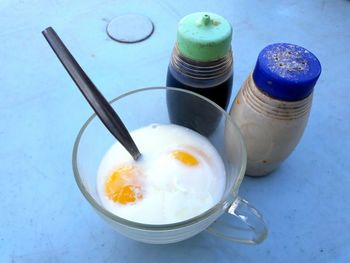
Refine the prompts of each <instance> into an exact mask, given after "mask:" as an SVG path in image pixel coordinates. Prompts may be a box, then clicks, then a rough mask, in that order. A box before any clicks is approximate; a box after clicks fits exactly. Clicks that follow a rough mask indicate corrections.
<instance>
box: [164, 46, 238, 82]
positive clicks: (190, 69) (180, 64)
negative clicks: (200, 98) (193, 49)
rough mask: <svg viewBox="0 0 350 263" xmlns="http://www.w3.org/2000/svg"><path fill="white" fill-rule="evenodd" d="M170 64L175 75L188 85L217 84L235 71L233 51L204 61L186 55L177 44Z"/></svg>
mask: <svg viewBox="0 0 350 263" xmlns="http://www.w3.org/2000/svg"><path fill="white" fill-rule="evenodd" d="M169 66H170V67H169V68H170V70H171V73H172V74H173V75H174V77H175V78H177V79H178V80H179V81H181V82H183V83H186V84H187V85H190V86H203V87H209V86H215V85H218V84H220V83H222V82H224V81H226V80H227V79H228V78H229V77H230V76H231V75H232V73H233V72H232V71H233V57H232V51H231V50H230V51H229V52H228V53H227V54H226V55H225V56H224V57H223V58H221V59H218V60H215V61H208V62H202V61H195V60H192V59H189V58H186V57H184V56H183V55H182V54H181V53H180V52H179V50H178V48H177V46H175V48H174V50H173V53H172V57H171V61H170V65H169Z"/></svg>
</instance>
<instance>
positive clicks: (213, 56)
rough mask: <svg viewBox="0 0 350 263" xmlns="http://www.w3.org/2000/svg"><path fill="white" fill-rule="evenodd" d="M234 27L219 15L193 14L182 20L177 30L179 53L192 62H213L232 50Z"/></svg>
mask: <svg viewBox="0 0 350 263" xmlns="http://www.w3.org/2000/svg"><path fill="white" fill-rule="evenodd" d="M231 39H232V27H231V25H230V23H229V22H228V21H227V20H226V19H225V18H223V17H222V16H219V15H217V14H213V13H208V12H199V13H193V14H190V15H187V16H185V17H184V18H182V19H181V20H180V22H179V24H178V28H177V47H178V50H179V52H180V53H181V54H182V55H183V56H185V57H187V58H190V59H192V60H197V61H213V60H217V59H220V58H222V57H224V56H225V55H226V54H227V52H229V50H230V48H231Z"/></svg>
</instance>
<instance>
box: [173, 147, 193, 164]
mask: <svg viewBox="0 0 350 263" xmlns="http://www.w3.org/2000/svg"><path fill="white" fill-rule="evenodd" d="M171 155H172V156H173V157H174V158H175V159H176V160H178V161H180V162H182V163H183V164H185V165H188V166H196V165H198V164H199V161H198V160H197V158H196V157H194V156H193V155H192V154H190V153H188V152H185V151H181V150H176V151H173V152H171Z"/></svg>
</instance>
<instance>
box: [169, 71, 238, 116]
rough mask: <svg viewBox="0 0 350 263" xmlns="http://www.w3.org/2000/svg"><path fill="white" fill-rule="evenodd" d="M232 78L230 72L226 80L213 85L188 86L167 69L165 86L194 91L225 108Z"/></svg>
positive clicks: (229, 95)
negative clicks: (203, 86) (204, 86)
mask: <svg viewBox="0 0 350 263" xmlns="http://www.w3.org/2000/svg"><path fill="white" fill-rule="evenodd" d="M232 80H233V76H232V74H231V76H230V77H229V78H228V79H227V80H226V81H224V82H222V83H220V84H219V85H216V86H213V87H208V88H197V87H191V86H188V85H186V84H184V83H182V82H180V81H179V80H177V79H176V78H175V77H174V76H173V74H172V73H171V71H170V70H169V69H168V74H167V79H166V86H167V87H175V88H182V89H186V90H190V91H193V92H196V93H198V94H200V95H203V96H204V97H207V98H208V99H210V100H212V101H214V102H215V103H216V104H218V105H219V106H220V107H221V108H223V109H224V110H226V108H227V106H228V103H229V101H230V97H231V91H232Z"/></svg>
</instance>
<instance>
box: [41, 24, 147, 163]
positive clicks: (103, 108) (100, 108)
mask: <svg viewBox="0 0 350 263" xmlns="http://www.w3.org/2000/svg"><path fill="white" fill-rule="evenodd" d="M42 34H43V35H44V37H45V38H46V40H47V42H48V43H49V45H50V46H51V48H52V50H53V51H54V52H55V54H56V56H57V57H58V58H59V60H60V61H61V63H62V64H63V66H64V67H65V69H66V70H67V72H68V73H69V75H70V76H71V78H72V79H73V81H74V82H75V84H76V85H77V86H78V88H79V89H80V91H81V93H83V95H84V97H85V99H86V100H87V101H88V102H89V104H90V106H91V107H92V108H93V110H94V111H95V113H96V115H97V116H98V117H99V118H100V120H101V121H102V123H103V124H104V125H105V126H106V128H107V129H108V130H109V131H110V132H111V134H112V135H113V136H114V137H115V138H116V139H117V140H118V141H119V142H120V143H121V144H122V145H123V146H124V148H125V149H126V150H127V151H128V152H129V153H130V155H131V156H132V157H133V158H134V160H135V161H136V160H137V159H138V158H139V157H140V156H141V153H140V151H139V150H138V148H137V146H136V144H135V142H134V141H133V139H132V138H131V136H130V133H129V132H128V130H127V129H126V127H125V125H124V123H123V122H122V120H121V119H120V118H119V116H118V114H117V113H116V112H115V111H114V109H113V108H112V106H111V105H110V104H109V103H108V101H107V100H106V99H105V97H103V95H102V94H101V93H100V91H99V90H98V89H97V88H96V86H95V85H94V83H92V81H91V80H90V79H89V77H88V76H87V75H86V73H85V72H84V71H83V69H82V68H81V67H80V66H79V64H78V62H77V61H76V60H75V59H74V57H73V56H72V54H71V53H70V52H69V50H68V49H67V48H66V46H65V45H64V44H63V42H62V40H61V39H60V38H59V36H58V35H57V33H56V32H55V30H53V28H52V27H48V28H46V29H45V30H44V31H42Z"/></svg>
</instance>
